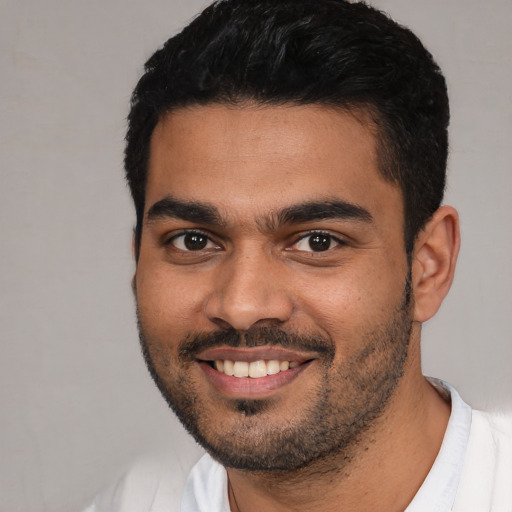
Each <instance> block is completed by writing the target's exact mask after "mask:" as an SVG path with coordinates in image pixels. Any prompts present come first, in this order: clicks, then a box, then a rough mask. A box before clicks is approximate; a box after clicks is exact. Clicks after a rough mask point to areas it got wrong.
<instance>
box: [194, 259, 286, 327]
mask: <svg viewBox="0 0 512 512" xmlns="http://www.w3.org/2000/svg"><path fill="white" fill-rule="evenodd" d="M279 267H280V265H279V262H276V261H272V257H271V256H268V255H261V254H260V255H258V254H238V255H234V254H233V255H231V257H230V258H229V259H227V260H226V261H225V262H223V263H222V264H221V265H220V268H218V270H217V274H216V276H215V280H214V286H213V291H212V293H211V295H210V296H209V297H208V298H207V299H206V302H205V305H204V311H205V314H206V316H207V317H208V318H209V320H210V321H211V322H213V323H215V324H216V325H218V326H221V327H224V328H225V327H233V328H235V329H238V330H247V329H250V328H251V327H255V326H256V325H260V326H264V325H266V324H282V323H284V322H286V321H287V320H288V319H289V318H290V317H291V315H292V312H293V303H292V300H291V297H290V296H289V294H288V293H287V292H286V289H287V286H283V284H284V283H283V281H282V275H283V272H282V269H280V268H279Z"/></svg>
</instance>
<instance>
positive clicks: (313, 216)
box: [146, 196, 373, 231]
mask: <svg viewBox="0 0 512 512" xmlns="http://www.w3.org/2000/svg"><path fill="white" fill-rule="evenodd" d="M165 218H174V219H180V220H185V221H188V222H194V223H198V224H209V225H212V226H226V225H227V222H226V221H225V220H223V218H222V216H221V215H220V213H219V210H218V209H217V208H216V207H215V206H212V205H209V204H207V203H199V202H196V201H182V200H179V199H176V198H174V197H172V196H166V197H164V198H163V199H161V200H160V201H157V202H156V203H155V204H153V205H152V206H151V207H150V208H149V210H148V212H147V214H146V219H147V221H148V222H152V221H156V220H161V219H165ZM328 219H338V220H354V221H360V222H365V223H371V222H373V217H372V215H371V213H370V212H369V211H368V210H366V209H365V208H363V207H362V206H359V205H357V204H354V203H350V202H347V201H341V200H324V201H311V202H305V203H300V204H295V205H292V206H287V207H285V208H283V209H281V210H278V211H276V212H270V213H269V214H268V215H265V216H263V217H262V218H260V219H258V225H259V226H260V228H261V229H263V230H265V231H275V230H277V229H279V228H280V227H282V226H287V225H290V224H302V223H307V222H314V221H318V220H328Z"/></svg>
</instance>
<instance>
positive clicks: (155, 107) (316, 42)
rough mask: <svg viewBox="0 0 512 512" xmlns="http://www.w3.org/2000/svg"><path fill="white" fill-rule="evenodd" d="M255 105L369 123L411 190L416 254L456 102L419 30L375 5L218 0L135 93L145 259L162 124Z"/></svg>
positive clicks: (135, 163)
mask: <svg viewBox="0 0 512 512" xmlns="http://www.w3.org/2000/svg"><path fill="white" fill-rule="evenodd" d="M247 100H251V101H255V102H258V103H261V104H267V105H279V104H285V103H292V104H297V105H305V104H320V105H325V106H329V107H338V108H341V109H344V110H348V111H362V112H365V113H367V114H369V116H370V119H371V120H372V122H373V123H374V125H375V128H376V130H375V132H376V140H377V155H378V164H379V171H380V173H381V174H382V176H383V177H384V178H385V179H386V180H388V181H390V182H392V183H395V184H396V185H397V186H399V187H400V189H401V191H402V196H403V201H404V222H405V227H404V229H405V232H404V239H405V249H406V251H407V254H410V253H411V251H412V249H413V247H414V241H415V239H416V236H417V234H418V233H419V232H420V231H421V229H422V228H423V227H424V225H425V223H426V222H427V221H428V220H429V219H430V218H431V216H432V215H433V213H434V212H435V211H436V210H437V209H438V208H439V206H440V204H441V201H442V198H443V194H444V188H445V181H446V162H447V156H448V123H449V117H450V115H449V106H448V95H447V90H446V83H445V80H444V77H443V75H442V73H441V71H440V69H439V67H438V65H437V64H436V63H435V61H434V59H433V57H432V55H431V54H430V53H429V52H428V51H427V50H426V49H425V47H424V46H423V45H422V43H421V42H420V40H419V39H418V38H417V37H416V36H415V35H414V34H413V33H412V32H411V31H410V30H409V29H408V28H406V27H403V26H401V25H399V24H398V23H396V22H395V21H393V20H392V19H391V18H390V17H389V16H387V15H386V14H384V13H382V12H380V11H378V10H376V9H374V8H372V7H370V6H368V5H367V4H365V3H364V2H357V3H351V2H348V1H345V0H219V1H216V2H214V3H213V4H211V5H210V6H209V7H207V8H206V9H205V10H204V11H203V12H202V13H201V14H200V15H199V16H198V17H196V18H195V19H194V20H193V21H192V22H191V23H190V24H189V25H188V26H187V27H185V28H184V29H183V31H182V32H180V33H179V34H177V35H175V36H174V37H172V38H170V39H169V40H168V41H167V42H166V43H165V44H164V46H163V47H162V48H161V49H159V50H158V51H157V52H156V53H155V54H154V55H153V56H152V57H151V58H150V59H149V60H148V61H147V63H146V65H145V73H144V75H143V76H142V78H141V79H140V81H139V82H138V84H137V86H136V88H135V90H134V92H133V96H132V101H131V110H130V113H129V116H128V132H127V136H126V141H127V144H126V151H125V169H126V177H127V180H128V183H129V186H130V189H131V193H132V197H133V200H134V203H135V209H136V214H137V225H136V228H135V247H136V255H138V250H139V246H140V238H141V234H142V223H143V214H144V201H145V186H146V181H147V172H148V162H149V151H150V149H149V148H150V140H151V135H152V133H153V130H154V128H155V126H156V125H157V123H158V122H159V120H160V119H161V118H162V116H163V115H165V114H167V113H168V112H170V111H172V110H173V109H176V108H180V107H186V106H189V105H205V104H209V103H224V104H239V103H243V102H245V101H247Z"/></svg>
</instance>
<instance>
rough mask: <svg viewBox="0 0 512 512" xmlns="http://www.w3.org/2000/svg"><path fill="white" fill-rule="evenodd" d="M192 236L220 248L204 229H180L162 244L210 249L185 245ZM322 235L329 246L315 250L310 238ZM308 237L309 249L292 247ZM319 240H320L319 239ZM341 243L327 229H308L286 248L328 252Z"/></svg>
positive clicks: (305, 251)
mask: <svg viewBox="0 0 512 512" xmlns="http://www.w3.org/2000/svg"><path fill="white" fill-rule="evenodd" d="M187 235H188V236H194V235H196V236H197V237H200V238H204V239H205V244H206V246H207V245H208V244H213V245H214V247H213V248H214V249H220V248H221V247H220V245H219V244H217V243H216V242H215V241H214V240H213V239H212V238H211V236H210V235H208V234H207V233H205V232H204V231H200V230H195V229H194V230H184V231H181V232H179V233H176V234H174V235H172V236H171V237H169V238H168V239H167V240H165V241H164V245H166V246H169V245H171V246H173V247H174V248H175V249H176V250H178V251H182V252H184V253H187V252H189V253H194V252H198V253H199V252H201V251H203V250H205V249H206V250H211V249H212V247H206V246H205V247H200V248H197V250H193V249H191V248H190V247H188V248H187V247H186V241H185V237H186V236H187ZM315 236H316V237H324V238H326V239H327V241H328V244H329V246H328V247H326V248H325V249H324V250H319V251H315V250H313V248H312V247H311V243H312V241H311V239H312V238H313V237H315ZM180 238H182V239H183V245H184V247H178V246H177V245H176V241H177V240H178V239H180ZM308 239H310V242H309V247H310V248H311V250H310V251H308V250H304V249H299V250H297V249H294V248H293V247H294V246H297V245H298V244H300V243H301V242H305V241H307V240H308ZM320 242H321V240H320ZM333 244H336V245H335V246H334V247H333V246H332V245H333ZM343 245H347V242H346V241H344V240H342V239H340V238H339V237H337V236H335V235H333V234H332V233H330V232H328V231H309V232H308V233H306V234H303V235H302V236H300V237H299V238H297V239H296V240H295V241H294V242H293V243H292V244H290V245H289V246H288V247H287V248H286V249H287V250H289V251H294V250H296V251H297V252H304V253H313V254H315V253H316V254H320V253H322V252H328V251H330V250H332V249H333V248H335V247H338V246H343Z"/></svg>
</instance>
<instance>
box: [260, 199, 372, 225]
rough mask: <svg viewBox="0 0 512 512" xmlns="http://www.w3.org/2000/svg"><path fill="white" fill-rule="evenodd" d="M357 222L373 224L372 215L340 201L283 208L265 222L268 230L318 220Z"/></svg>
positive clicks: (351, 204) (363, 209)
mask: <svg viewBox="0 0 512 512" xmlns="http://www.w3.org/2000/svg"><path fill="white" fill-rule="evenodd" d="M329 219H333V220H355V221H361V222H365V223H371V222H373V217H372V214H371V213H370V212H369V211H368V210H366V209H365V208H363V207H362V206H359V205H357V204H354V203H349V202H347V201H340V200H325V201H312V202H307V203H301V204H297V205H293V206H289V207H286V208H283V209H282V210H280V211H279V212H276V213H274V214H271V215H270V216H269V217H268V218H266V219H265V220H264V226H265V228H266V229H268V230H273V229H276V228H278V227H280V226H286V225H289V224H302V223H307V222H314V221H317V220H329Z"/></svg>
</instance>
